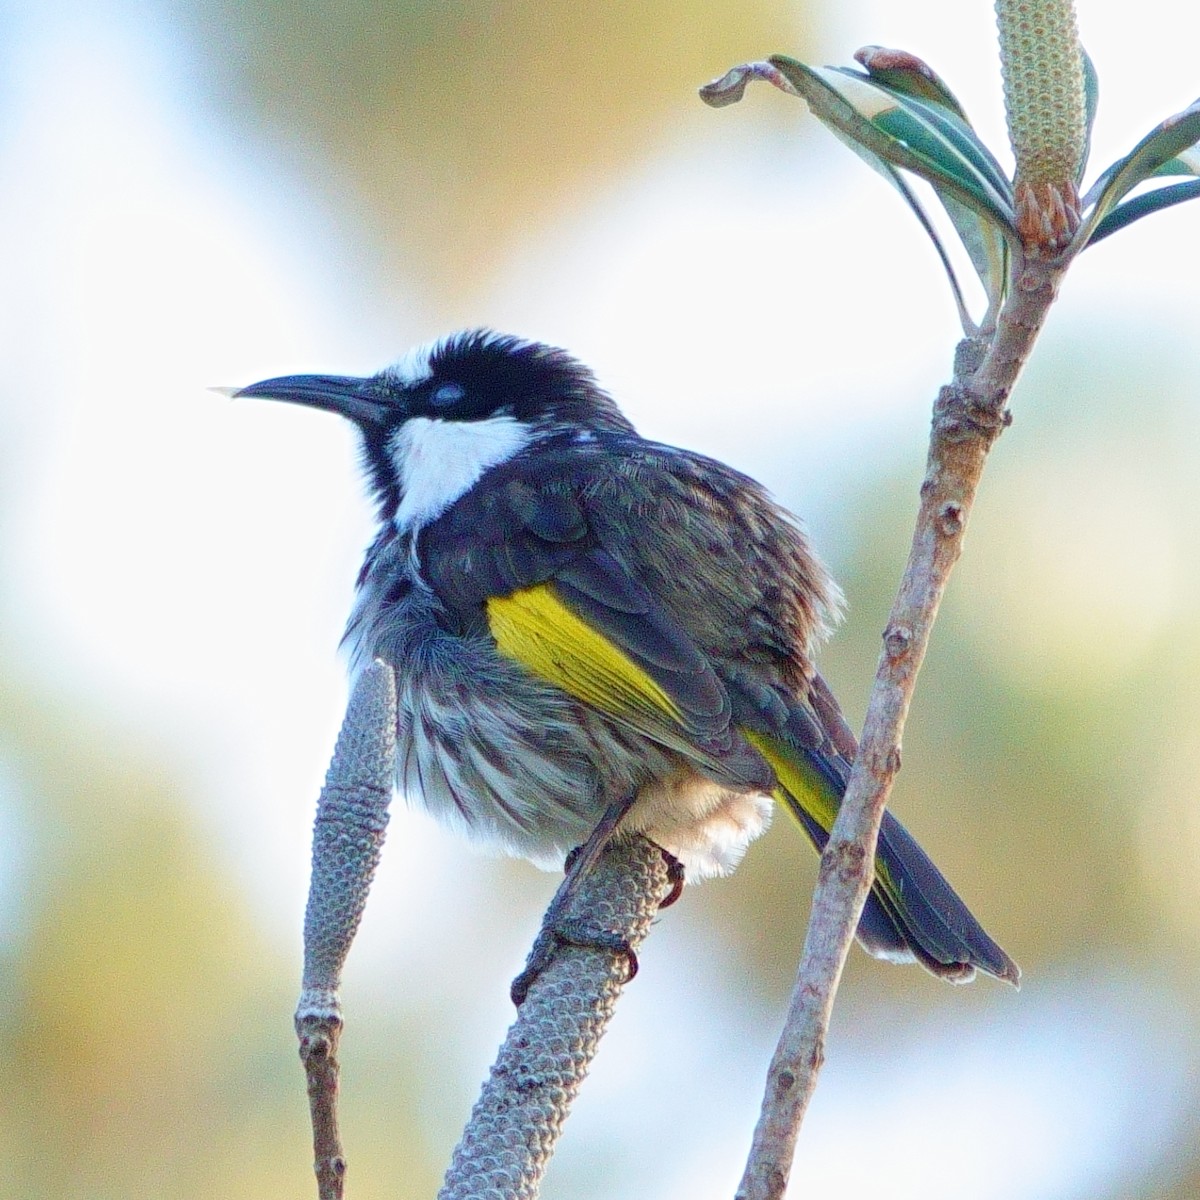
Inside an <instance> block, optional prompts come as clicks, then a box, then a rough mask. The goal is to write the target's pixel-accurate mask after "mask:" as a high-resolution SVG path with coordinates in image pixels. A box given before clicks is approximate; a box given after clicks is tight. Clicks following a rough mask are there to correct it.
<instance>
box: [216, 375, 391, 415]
mask: <svg viewBox="0 0 1200 1200" xmlns="http://www.w3.org/2000/svg"><path fill="white" fill-rule="evenodd" d="M231 395H232V397H233V399H235V400H241V399H260V400H286V401H287V402H288V403H289V404H304V405H307V406H308V407H309V408H321V409H324V410H325V411H326V412H334V413H338V414H339V415H340V416H343V417H348V418H349V419H350V420H351V421H357V422H358V423H359V424H360V425H370V424H376V423H378V422H379V421H381V420H382V419H383V417H384V414H385V413H386V411H387V407H388V406H387V404H386V403H385V402H384V401H383V400H382V399H381V398H380V396H379V393H378V390H377V385H376V382H375V380H373V379H360V378H359V377H358V376H355V375H280V376H279V377H278V378H276V379H263V380H261V381H260V382H258V383H252V384H250V385H249V387H244V388H238V389H237V390H236V391H234V392H232V393H231Z"/></svg>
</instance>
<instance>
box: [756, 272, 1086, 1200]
mask: <svg viewBox="0 0 1200 1200" xmlns="http://www.w3.org/2000/svg"><path fill="white" fill-rule="evenodd" d="M1061 271H1062V268H1061V267H1055V266H1052V265H1050V264H1048V263H1046V262H1045V261H1044V260H1040V259H1029V260H1027V261H1026V262H1025V263H1023V264H1021V265H1020V266H1019V267H1018V269H1017V270H1016V271H1015V273H1014V279H1013V288H1012V290H1011V292H1010V295H1009V299H1008V301H1007V302H1006V304H1005V306H1004V308H1003V309H1002V310H1001V312H1000V315H999V318H998V323H997V328H996V332H995V334H994V336H993V337H991V338H990V339H987V340H975V341H971V340H968V341H964V342H962V343H961V344H960V346H959V352H958V355H957V361H956V363H955V372H954V380H953V382H952V383H951V384H950V385H948V386H947V387H945V388H943V389H942V391H941V394H940V395H939V396H938V399H937V402H936V404H935V405H934V412H933V428H932V431H931V435H930V443H929V457H928V462H927V466H926V473H925V479H924V482H923V483H922V485H921V500H920V510H919V512H918V516H917V524H916V530H915V532H914V534H913V542H912V548H911V550H910V551H909V557H908V563H907V565H906V567H905V570H904V576H903V580H902V582H901V585H900V590H899V593H898V595H897V597H896V601H895V604H894V605H893V607H892V611H891V615H890V617H889V619H888V623H887V627H886V629H885V631H884V635H883V653H882V655H881V656H880V660H879V666H878V668H877V670H876V674H875V683H874V687H873V689H872V692H871V699H870V703H869V706H868V709H867V715H866V721H865V724H864V728H863V736H862V742H861V745H860V748H859V754H858V759H857V761H856V762H855V764H854V771H853V774H852V775H851V777H850V783H849V786H848V788H847V790H846V795H845V798H844V799H843V801H842V807H841V811H840V812H839V814H838V818H837V821H836V823H835V824H834V827H833V832H832V834H831V836H830V839H829V844H828V846H827V847H826V849H825V853H824V855H823V857H822V860H821V870H820V875H819V878H818V881H817V887H816V892H815V894H814V897H813V911H812V918H811V920H810V923H809V929H808V935H807V938H806V940H805V945H804V953H803V957H802V958H801V962H800V968H799V972H798V975H797V982H796V987H795V990H794V992H793V994H792V999H791V1004H790V1008H789V1012H788V1016H787V1021H786V1025H785V1028H784V1031H783V1035H782V1037H781V1039H780V1042H779V1045H778V1047H777V1049H776V1052H775V1055H774V1057H773V1059H772V1061H771V1065H770V1068H769V1070H768V1075H767V1087H766V1098H765V1100H764V1102H763V1110H762V1113H761V1116H760V1119H759V1123H758V1127H757V1128H756V1130H755V1133H754V1141H753V1146H752V1149H751V1153H750V1158H749V1161H748V1163H747V1166H746V1172H745V1174H744V1175H743V1177H742V1182H741V1185H740V1186H739V1188H738V1192H737V1197H738V1200H778V1198H779V1197H782V1196H783V1194H784V1191H785V1190H786V1188H787V1181H788V1175H789V1173H790V1171H791V1164H792V1158H793V1156H794V1154H795V1149H796V1138H797V1135H798V1133H799V1128H800V1123H801V1121H802V1120H803V1117H804V1113H805V1110H806V1109H807V1107H808V1102H809V1100H810V1099H811V1098H812V1094H813V1091H814V1089H815V1087H816V1081H817V1074H818V1072H819V1071H820V1068H821V1064H822V1062H823V1061H824V1056H825V1035H826V1030H827V1029H828V1025H829V1017H830V1013H831V1010H832V1006H833V999H834V996H835V994H836V992H837V986H838V983H839V981H840V979H841V974H842V968H843V966H844V964H845V961H846V955H847V954H848V952H849V949H850V944H851V942H852V941H853V939H854V931H855V928H856V927H857V924H858V918H859V915H860V913H861V912H862V907H863V904H864V902H865V901H866V897H867V893H868V892H869V891H870V887H871V881H872V878H873V863H874V857H875V843H876V840H877V838H878V834H879V824H880V822H881V820H882V819H883V812H884V808H885V806H886V805H887V800H888V796H889V795H890V793H891V787H892V782H893V780H894V778H895V775H896V773H897V771H898V770H899V769H900V744H901V738H902V735H903V731H904V723H905V720H906V719H907V716H908V708H909V704H910V703H911V701H912V696H913V692H914V690H915V687H916V680H917V673H918V671H919V670H920V667H921V662H922V660H923V659H924V657H925V650H926V648H927V647H928V645H929V635H930V631H931V629H932V628H933V622H934V620H935V618H936V616H937V611H938V607H939V605H940V604H941V600H942V596H943V594H944V593H945V590H946V583H947V581H948V579H949V577H950V572H951V570H952V569H953V567H954V564H955V562H957V560H958V557H959V554H960V553H961V551H962V541H963V536H964V534H965V532H966V527H967V520H968V517H969V516H970V512H971V506H972V504H973V503H974V499H975V492H976V489H977V488H978V486H979V480H980V478H981V476H982V474H983V467H984V463H985V461H986V459H987V455H988V451H989V450H990V449H991V447H992V444H993V443H994V442H995V440H996V438H997V437H998V436H999V435H1000V433H1001V431H1002V430H1003V429H1004V428H1005V426H1006V425H1007V424H1008V422H1009V413H1008V408H1007V400H1008V396H1009V393H1010V392H1011V390H1012V387H1013V384H1014V383H1015V382H1016V379H1017V376H1018V375H1019V374H1020V371H1021V368H1022V366H1023V365H1024V363H1025V360H1026V358H1027V357H1028V355H1029V351H1030V349H1031V347H1032V345H1033V342H1034V340H1035V338H1036V337H1037V334H1038V331H1039V330H1040V328H1041V325H1042V322H1043V320H1044V319H1045V316H1046V312H1047V310H1048V309H1049V307H1050V305H1051V303H1052V302H1053V300H1054V296H1055V294H1056V293H1057V290H1058V284H1059V280H1060V276H1061Z"/></svg>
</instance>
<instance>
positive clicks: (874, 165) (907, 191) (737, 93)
mask: <svg viewBox="0 0 1200 1200" xmlns="http://www.w3.org/2000/svg"><path fill="white" fill-rule="evenodd" d="M755 79H761V80H762V81H763V82H765V83H770V84H772V85H773V86H775V87H777V88H779V89H780V91H783V92H786V93H787V94H788V95H789V96H800V93H799V92H798V91H797V90H796V89H795V88H794V87H793V86H792V84H791V82H790V81H789V80H788V78H787V77H786V76H785V75H784V74H783V72H781V71H780V70H779V68H778V67H776V66H775V65H774V64H773V63H769V62H750V63H743V64H742V65H741V66H737V67H733V68H732V69H731V70H729V71H727V72H726V73H725V74H724V75H722V76H721V78H720V79H714V80H713V81H712V83H709V84H706V85H705V86H704V87H702V88H701V89H700V98H701V99H702V100H703V101H704V102H705V103H706V104H709V105H711V106H712V107H713V108H724V107H725V106H726V105H728V104H736V103H737V102H738V101H739V100H741V98H742V97H743V95H745V92H746V85H747V84H749V83H750V82H751V81H753V80H755ZM810 107H811V105H810ZM814 111H815V110H814ZM826 124H828V125H829V127H830V129H831V131H832V132H833V134H834V136H835V137H837V139H838V140H839V141H840V142H842V143H843V144H845V145H846V146H848V147H849V148H850V149H851V150H853V151H854V153H855V154H857V155H858V157H859V158H861V159H862V160H863V162H865V163H866V164H867V165H868V166H869V167H870V168H871V169H872V170H874V171H878V172H879V174H880V175H882V176H883V177H884V179H886V180H887V181H888V182H889V183H890V184H891V185H892V186H893V187H894V188H895V189H896V190H897V191H898V192H899V193H900V195H901V196H902V197H903V198H904V201H905V203H906V204H907V205H908V206H909V208H910V209H912V212H913V214H914V216H916V218H917V220H918V221H919V222H920V223H921V228H922V229H924V230H925V232H926V233H927V234H928V235H929V239H930V241H932V242H933V248H934V250H936V251H937V255H938V258H939V259H940V260H941V263H942V266H943V268H944V269H945V271H946V276H947V278H948V279H949V281H950V290H951V291H952V292H953V293H954V302H955V305H956V306H957V308H958V316H959V320H960V321H961V322H962V326H963V329H964V331H966V332H968V333H970V332H973V331H974V329H975V324H974V322H973V321H972V320H971V315H970V313H969V312H968V311H967V306H966V302H965V301H964V299H963V294H962V287H961V286H960V285H959V282H958V277H957V276H956V275H955V273H954V267H953V266H952V265H951V263H950V257H949V255H947V253H946V248H945V246H943V245H942V240H941V238H940V237H938V233H937V229H936V228H935V227H934V225H933V222H932V221H930V219H929V214H928V213H927V212H926V211H925V209H924V207H923V206H922V204H921V202H920V201H919V200H918V199H917V197H916V196H915V195H914V194H913V191H912V189H911V188H910V187H909V186H908V184H907V183H906V182H905V181H904V177H903V176H902V175H901V174H900V172H899V171H898V170H896V168H895V167H893V166H892V165H891V164H890V163H888V162H887V161H886V160H885V159H883V158H881V157H880V156H879V155H878V154H876V153H875V152H874V151H873V150H870V149H868V148H867V147H866V146H864V145H863V144H862V142H860V141H855V140H853V139H851V138H849V137H846V136H845V135H844V134H843V133H842V132H841V131H840V130H839V129H838V128H837V126H836V125H833V124H830V123H829V122H826Z"/></svg>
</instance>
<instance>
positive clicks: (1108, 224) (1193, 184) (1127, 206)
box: [1087, 179, 1200, 246]
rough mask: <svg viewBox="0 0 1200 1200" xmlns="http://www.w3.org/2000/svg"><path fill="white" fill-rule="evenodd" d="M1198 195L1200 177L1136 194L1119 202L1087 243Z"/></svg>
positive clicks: (1199, 192) (1096, 240) (1199, 194)
mask: <svg viewBox="0 0 1200 1200" xmlns="http://www.w3.org/2000/svg"><path fill="white" fill-rule="evenodd" d="M1197 196H1200V179H1190V180H1188V182H1187V183H1172V184H1170V185H1169V186H1167V187H1160V188H1155V190H1154V191H1152V192H1145V193H1143V194H1142V195H1140V196H1135V197H1134V198H1133V199H1132V200H1126V201H1125V203H1124V204H1118V205H1117V207H1116V208H1114V209H1113V210H1112V212H1110V213H1109V214H1108V216H1107V217H1105V218H1104V220H1102V221H1100V222H1098V223H1097V224H1096V225H1095V227H1094V228H1093V229H1092V235H1091V237H1089V238H1088V240H1087V244H1088V245H1089V246H1094V245H1095V244H1096V243H1097V242H1099V241H1102V240H1103V239H1104V238H1106V237H1108V235H1109V234H1110V233H1116V232H1117V230H1118V229H1124V228H1125V226H1126V225H1131V224H1132V223H1133V222H1134V221H1138V220H1141V218H1142V217H1147V216H1149V215H1150V214H1151V213H1153V212H1159V211H1160V210H1161V209H1164V208H1170V207H1171V206H1172V205H1174V204H1182V203H1183V202H1184V201H1185V200H1193V199H1195V198H1196V197H1197Z"/></svg>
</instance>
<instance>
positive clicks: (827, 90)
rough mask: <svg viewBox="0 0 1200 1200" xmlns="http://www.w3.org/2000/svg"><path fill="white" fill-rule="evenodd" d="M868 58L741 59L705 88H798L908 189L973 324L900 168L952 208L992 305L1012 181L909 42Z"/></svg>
mask: <svg viewBox="0 0 1200 1200" xmlns="http://www.w3.org/2000/svg"><path fill="white" fill-rule="evenodd" d="M858 58H859V61H861V62H863V63H864V64H866V65H867V67H868V73H866V74H864V73H862V72H860V71H856V70H853V69H851V68H839V67H825V68H815V67H808V66H806V65H805V64H803V63H799V62H796V61H795V60H794V59H790V58H787V57H785V56H783V55H776V56H774V57H773V58H771V59H770V60H769V61H767V62H755V63H746V64H744V65H743V66H741V67H735V68H734V69H733V70H732V71H730V72H728V74H726V75H725V76H724V77H723V78H721V79H719V80H716V81H715V82H713V83H711V84H709V85H708V86H707V87H705V88H703V89H702V90H701V96H702V97H703V98H704V100H705V101H707V102H708V103H709V104H712V105H716V106H720V105H725V104H731V103H734V102H735V101H737V100H740V99H741V97H742V95H743V93H744V91H745V88H746V85H747V83H749V82H750V81H751V80H753V79H762V80H764V81H766V82H768V83H771V84H773V85H774V86H775V87H778V88H780V89H781V90H783V91H785V92H788V93H789V94H790V95H795V96H800V97H801V98H802V99H804V100H805V101H806V102H807V103H808V106H809V108H810V110H811V111H812V113H813V115H814V116H816V117H817V119H818V120H820V121H821V122H822V123H823V124H824V125H826V126H827V127H828V128H829V129H830V131H831V132H832V133H833V134H834V135H835V136H836V137H837V138H838V139H839V140H840V141H842V142H843V143H845V144H846V145H847V146H848V147H850V149H851V150H853V151H854V152H855V153H856V154H857V155H859V157H860V158H862V159H863V160H864V161H865V162H867V163H868V164H869V165H870V166H871V167H872V168H873V169H874V170H876V171H878V172H879V173H880V174H881V175H883V176H884V178H886V179H887V180H888V181H889V182H890V183H892V185H893V186H894V187H896V189H897V190H898V191H899V192H900V193H901V195H902V196H903V197H904V199H905V201H906V203H907V204H908V205H909V207H910V208H911V209H912V210H913V212H914V214H915V215H916V216H917V219H918V220H919V221H920V222H921V225H922V227H923V228H924V229H925V231H926V232H927V233H928V234H929V236H930V238H931V240H932V241H933V243H934V247H935V249H936V250H937V253H938V256H939V257H940V258H941V260H942V263H943V265H944V267H945V268H946V273H947V275H948V277H949V279H950V284H951V288H952V289H953V291H954V296H955V301H956V303H957V304H958V307H959V313H960V316H961V318H962V320H963V324H964V328H965V329H967V330H968V331H971V330H973V329H974V328H975V327H974V325H973V323H972V322H971V320H970V318H969V316H968V314H967V313H966V309H965V305H964V301H963V297H962V289H961V287H960V286H959V283H958V280H957V278H956V277H955V275H954V272H953V269H952V267H951V265H950V262H949V258H948V256H947V254H946V251H945V247H944V246H943V245H942V244H941V241H940V240H939V238H938V236H937V233H936V231H935V229H934V226H933V224H932V222H931V221H930V220H929V217H928V214H927V213H926V212H925V210H924V209H923V207H922V206H921V204H920V202H919V201H918V200H917V198H916V196H915V195H914V194H913V193H912V191H911V189H910V188H909V187H908V185H907V184H906V183H905V182H904V180H903V178H902V177H901V175H900V172H901V171H911V172H912V173H913V174H914V175H917V176H919V177H920V178H922V179H925V180H926V181H927V182H928V183H929V184H930V185H931V186H932V187H933V189H934V193H935V194H936V195H937V197H938V199H939V201H940V202H941V203H942V205H943V206H944V207H945V209H946V212H947V214H948V215H949V217H950V220H951V222H952V224H953V225H954V228H955V230H956V232H957V233H958V235H959V237H960V238H961V239H962V242H963V245H964V246H965V247H966V250H967V253H968V255H969V257H970V259H971V264H972V266H973V267H974V268H975V270H976V272H977V273H978V275H979V278H980V281H981V282H982V284H983V287H984V291H985V293H986V294H987V297H988V304H989V313H991V312H994V310H995V308H996V307H997V306H998V305H999V303H1000V301H1001V300H1002V299H1003V295H1004V290H1005V287H1006V285H1007V279H1008V259H1009V241H1010V240H1011V241H1013V242H1014V243H1015V242H1016V233H1015V230H1014V227H1013V197H1012V185H1011V183H1010V182H1009V180H1008V179H1007V177H1006V176H1005V174H1004V171H1003V170H1002V168H1001V167H1000V165H999V163H998V162H997V161H996V159H995V157H994V156H993V155H992V153H991V152H990V151H989V150H988V149H987V147H986V146H985V145H984V144H983V143H982V142H981V141H980V140H979V138H978V136H977V135H976V133H975V131H974V130H973V129H972V128H971V126H970V124H969V123H968V121H967V119H966V117H965V114H964V112H963V108H962V105H961V104H959V102H958V100H957V99H956V98H955V96H954V95H953V93H952V92H951V91H950V89H949V88H947V87H946V85H945V84H944V83H943V82H942V80H941V79H940V78H939V77H938V76H937V75H936V74H935V73H934V72H933V71H932V70H931V69H930V68H929V67H927V66H926V65H925V64H924V63H922V62H921V60H920V59H918V58H916V57H915V56H913V55H910V54H907V53H906V52H904V51H894V50H884V49H881V48H879V47H868V48H867V49H865V50H862V51H860V52H859V54H858Z"/></svg>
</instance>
